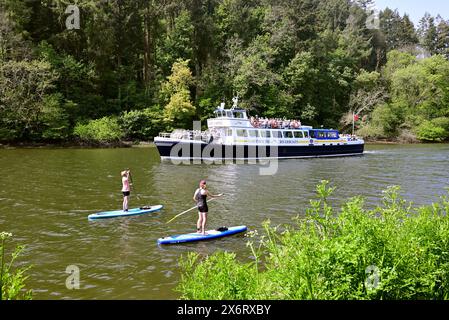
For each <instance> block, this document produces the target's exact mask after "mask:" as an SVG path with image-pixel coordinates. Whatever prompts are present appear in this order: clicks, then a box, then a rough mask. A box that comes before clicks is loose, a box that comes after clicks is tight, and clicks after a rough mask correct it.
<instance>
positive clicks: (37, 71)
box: [0, 60, 57, 140]
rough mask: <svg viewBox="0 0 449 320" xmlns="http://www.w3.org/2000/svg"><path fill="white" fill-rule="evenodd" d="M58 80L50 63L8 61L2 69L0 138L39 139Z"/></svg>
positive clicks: (0, 72)
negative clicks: (44, 112)
mask: <svg viewBox="0 0 449 320" xmlns="http://www.w3.org/2000/svg"><path fill="white" fill-rule="evenodd" d="M56 79H57V75H56V73H55V72H54V71H53V70H52V68H51V66H50V64H49V63H48V62H43V61H37V60H33V61H31V62H28V61H20V62H16V61H8V62H6V63H3V64H1V65H0V122H1V125H0V127H1V128H2V130H1V131H2V132H0V138H3V139H5V138H6V139H8V140H9V139H11V140H12V139H33V138H38V137H39V126H40V120H41V119H40V117H41V115H42V113H43V108H44V105H45V103H44V102H45V100H46V98H47V95H48V94H49V93H50V92H51V90H52V89H53V88H54V83H55V81H56Z"/></svg>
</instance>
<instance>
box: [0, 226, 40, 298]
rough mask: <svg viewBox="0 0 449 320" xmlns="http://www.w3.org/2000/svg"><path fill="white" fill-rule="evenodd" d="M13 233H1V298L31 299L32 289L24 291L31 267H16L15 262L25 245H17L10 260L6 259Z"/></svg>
mask: <svg viewBox="0 0 449 320" xmlns="http://www.w3.org/2000/svg"><path fill="white" fill-rule="evenodd" d="M11 237H12V234H10V233H6V232H1V233H0V301H1V300H30V299H31V296H32V292H31V290H29V291H24V290H25V289H24V288H25V281H26V280H27V279H28V276H26V275H25V274H26V272H27V271H28V270H29V269H30V268H31V267H22V268H15V267H14V263H15V261H16V260H17V258H18V257H19V255H20V254H21V253H22V251H23V250H24V247H23V246H17V247H16V248H15V250H14V252H12V253H11V257H10V259H9V261H7V260H6V257H5V255H6V251H7V247H6V243H7V240H8V239H9V238H11Z"/></svg>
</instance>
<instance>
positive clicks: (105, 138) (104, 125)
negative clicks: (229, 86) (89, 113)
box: [73, 117, 123, 143]
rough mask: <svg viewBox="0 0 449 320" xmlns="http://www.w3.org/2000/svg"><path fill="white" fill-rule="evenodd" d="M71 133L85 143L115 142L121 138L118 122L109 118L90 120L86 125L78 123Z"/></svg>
mask: <svg viewBox="0 0 449 320" xmlns="http://www.w3.org/2000/svg"><path fill="white" fill-rule="evenodd" d="M73 133H74V135H75V136H77V137H78V138H80V139H81V140H83V141H87V142H100V143H106V142H115V141H118V140H120V139H121V138H122V137H123V132H122V130H121V128H120V125H119V123H118V120H117V119H116V118H110V117H104V118H101V119H97V120H91V121H89V122H88V123H87V124H80V123H78V124H77V125H76V126H75V129H74V132H73Z"/></svg>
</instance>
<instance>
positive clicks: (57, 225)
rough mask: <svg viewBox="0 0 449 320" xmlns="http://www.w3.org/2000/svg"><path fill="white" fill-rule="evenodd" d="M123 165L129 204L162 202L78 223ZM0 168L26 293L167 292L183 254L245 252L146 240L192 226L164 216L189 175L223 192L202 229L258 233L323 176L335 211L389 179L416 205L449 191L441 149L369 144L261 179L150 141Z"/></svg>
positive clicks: (288, 219)
mask: <svg viewBox="0 0 449 320" xmlns="http://www.w3.org/2000/svg"><path fill="white" fill-rule="evenodd" d="M126 167H129V168H131V170H132V173H133V180H134V192H133V194H132V198H131V203H130V207H139V206H143V205H154V204H163V205H164V209H163V210H162V211H161V212H158V213H156V214H150V215H143V216H136V217H129V218H118V219H109V220H105V221H88V219H87V216H88V215H89V214H90V213H94V212H98V211H105V210H113V209H114V210H116V209H120V208H121V202H122V197H121V193H120V189H121V179H120V171H121V170H123V168H126ZM0 168H1V170H2V172H1V184H0V232H1V231H7V232H11V233H13V236H14V237H13V242H12V243H10V247H11V246H12V245H17V244H20V245H25V250H24V252H23V254H22V255H21V256H20V257H19V259H18V260H17V262H18V263H17V265H18V266H26V265H31V266H32V268H31V269H30V270H29V271H28V273H27V275H29V279H28V280H27V282H26V286H27V288H29V289H33V297H34V299H177V298H178V297H179V293H178V292H176V291H175V290H174V289H175V287H176V285H177V283H178V281H179V279H180V269H179V266H178V259H179V258H180V257H181V256H182V255H185V254H187V253H188V252H190V251H194V252H198V253H200V254H201V255H208V254H212V253H214V252H216V251H217V250H226V251H232V252H235V253H236V254H237V256H238V258H239V259H242V260H245V259H250V256H251V253H250V252H249V249H248V248H247V247H246V245H245V244H246V242H247V238H245V236H244V235H237V236H233V237H228V238H224V239H222V240H216V241H209V242H199V243H191V244H184V245H174V246H158V245H157V243H156V240H157V239H158V238H160V237H163V236H167V235H173V234H182V233H188V232H191V231H194V230H195V228H196V225H195V224H196V219H197V213H196V212H195V211H191V212H189V213H186V214H184V215H182V216H180V217H179V218H177V219H176V220H174V221H173V222H171V223H168V224H167V221H168V220H170V218H172V217H174V216H175V215H176V214H178V213H181V212H182V211H184V210H187V209H189V208H191V207H192V206H194V202H193V200H192V196H193V193H194V191H195V189H196V188H197V185H198V182H199V180H200V179H207V181H208V187H209V190H210V191H211V192H212V193H225V196H224V197H223V198H221V199H220V200H216V201H214V202H211V203H210V205H209V208H210V213H209V220H208V226H209V227H210V228H217V227H220V226H237V225H246V226H248V228H249V229H250V230H253V231H254V230H259V231H262V225H261V224H262V222H263V221H265V220H268V219H269V220H271V223H272V225H278V224H289V223H292V218H294V217H296V216H297V215H304V213H305V210H306V208H307V206H308V204H309V201H310V200H311V199H313V197H314V196H315V187H316V185H317V184H318V183H319V182H320V181H321V180H323V179H326V180H329V181H330V182H331V185H332V186H335V187H336V188H337V189H336V191H335V193H334V195H333V196H332V198H331V199H330V200H331V202H332V203H333V205H334V206H335V207H337V206H338V205H339V204H341V203H342V202H344V201H345V200H346V199H348V198H350V197H354V196H358V195H362V196H363V197H365V199H366V206H367V207H368V208H372V207H374V206H376V205H380V200H381V198H382V191H383V190H384V189H385V188H387V187H388V186H391V185H400V186H401V187H402V189H401V194H402V196H403V197H404V198H405V199H406V200H408V201H411V202H413V203H414V204H416V205H425V204H430V203H432V202H435V201H438V199H439V196H441V195H444V194H447V191H446V190H445V188H447V187H449V145H447V144H446V145H405V146H399V145H368V146H367V147H366V152H365V154H364V155H363V156H360V157H350V158H327V159H304V160H283V161H279V162H278V163H277V167H274V165H273V164H272V167H270V169H271V171H272V173H273V174H272V175H261V172H262V171H263V170H264V169H267V166H266V165H263V164H258V165H252V164H222V165H218V164H215V165H207V164H202V165H176V164H173V163H171V162H165V161H164V162H161V161H160V159H159V155H158V153H157V150H156V148H154V147H146V148H131V149H2V150H0ZM259 233H260V232H259ZM70 270H79V280H80V281H79V289H69V288H68V287H67V285H66V280H67V279H68V277H69V276H70V274H69V273H67V272H70ZM69 287H70V286H69ZM72 287H73V286H72Z"/></svg>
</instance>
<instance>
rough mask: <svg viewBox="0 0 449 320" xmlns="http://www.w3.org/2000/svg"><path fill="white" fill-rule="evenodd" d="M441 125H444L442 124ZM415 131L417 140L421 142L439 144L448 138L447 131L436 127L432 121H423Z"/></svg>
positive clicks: (448, 132)
mask: <svg viewBox="0 0 449 320" xmlns="http://www.w3.org/2000/svg"><path fill="white" fill-rule="evenodd" d="M438 122H440V121H437V123H438ZM441 122H442V121H441ZM442 124H443V125H444V123H442ZM416 131H417V137H418V139H420V140H422V141H429V142H441V141H443V140H445V139H447V138H448V137H449V131H448V130H446V129H444V128H443V127H440V126H438V125H436V124H435V122H433V121H424V122H423V123H422V124H421V125H419V126H418V128H417V129H416Z"/></svg>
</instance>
